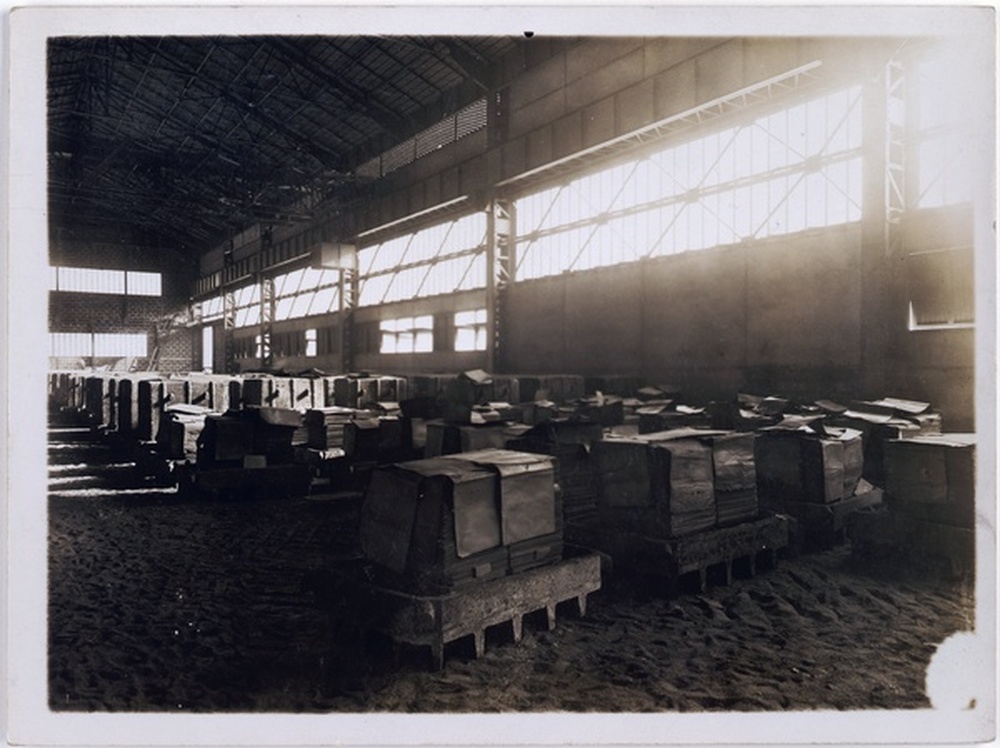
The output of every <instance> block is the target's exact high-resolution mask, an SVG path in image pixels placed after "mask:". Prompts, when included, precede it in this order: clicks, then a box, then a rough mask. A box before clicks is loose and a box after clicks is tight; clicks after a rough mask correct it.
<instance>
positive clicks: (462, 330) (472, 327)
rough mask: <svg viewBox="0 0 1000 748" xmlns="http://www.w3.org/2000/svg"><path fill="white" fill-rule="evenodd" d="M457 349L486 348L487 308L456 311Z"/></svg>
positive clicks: (474, 349)
mask: <svg viewBox="0 0 1000 748" xmlns="http://www.w3.org/2000/svg"><path fill="white" fill-rule="evenodd" d="M455 350H456V351H485V350H486V310H485V309H475V310H473V311H469V312H456V313H455Z"/></svg>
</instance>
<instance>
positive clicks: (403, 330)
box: [379, 314, 434, 353]
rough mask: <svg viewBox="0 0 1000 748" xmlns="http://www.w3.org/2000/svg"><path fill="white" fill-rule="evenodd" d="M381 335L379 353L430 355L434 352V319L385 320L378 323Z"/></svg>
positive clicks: (406, 318)
mask: <svg viewBox="0 0 1000 748" xmlns="http://www.w3.org/2000/svg"><path fill="white" fill-rule="evenodd" d="M379 331H380V332H381V334H382V338H381V345H380V347H379V352H380V353H430V352H431V351H433V350H434V317H433V316H431V315H429V314H427V315H423V316H420V317H401V318H399V319H385V320H382V321H381V322H380V323H379Z"/></svg>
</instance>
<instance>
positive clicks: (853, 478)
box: [754, 417, 881, 550]
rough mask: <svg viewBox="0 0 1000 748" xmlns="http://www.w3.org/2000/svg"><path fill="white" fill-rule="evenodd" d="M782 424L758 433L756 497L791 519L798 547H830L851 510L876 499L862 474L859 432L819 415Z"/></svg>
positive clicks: (843, 529)
mask: <svg viewBox="0 0 1000 748" xmlns="http://www.w3.org/2000/svg"><path fill="white" fill-rule="evenodd" d="M783 423H784V424H785V425H784V426H782V425H779V426H775V427H770V428H767V429H763V430H761V431H760V432H758V434H757V439H756V442H755V449H754V454H755V460H756V465H757V486H758V494H759V497H760V501H761V503H762V505H763V506H765V507H766V508H768V509H770V510H772V511H775V512H782V513H785V514H788V515H789V516H791V517H793V518H795V520H796V521H797V533H796V540H797V541H798V545H799V546H800V548H801V549H804V550H810V549H814V548H820V549H822V548H830V547H832V546H833V545H835V544H837V543H839V542H840V541H842V540H843V539H844V537H845V533H846V529H847V522H848V518H849V517H850V515H851V514H853V513H854V512H855V511H857V510H859V509H861V508H863V507H865V506H870V505H872V504H876V503H879V502H880V501H881V492H880V491H878V490H876V489H874V488H873V486H872V485H871V484H870V483H868V482H867V481H865V480H863V479H862V469H863V463H864V443H863V439H862V436H861V433H860V432H859V431H856V430H854V429H848V428H837V427H831V426H826V425H824V421H823V420H822V419H821V418H795V417H787V418H786V419H785V421H784V422H783Z"/></svg>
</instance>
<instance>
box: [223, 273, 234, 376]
mask: <svg viewBox="0 0 1000 748" xmlns="http://www.w3.org/2000/svg"><path fill="white" fill-rule="evenodd" d="M235 329H236V294H235V293H233V289H231V288H227V289H225V290H223V292H222V358H223V361H222V370H223V371H224V372H225V373H226V374H233V373H234V372H235V371H236V348H235V344H234V343H233V330H235Z"/></svg>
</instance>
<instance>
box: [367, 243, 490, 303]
mask: <svg viewBox="0 0 1000 748" xmlns="http://www.w3.org/2000/svg"><path fill="white" fill-rule="evenodd" d="M358 283H359V290H358V306H375V305H377V304H386V303H389V302H392V301H401V300H403V299H414V298H423V297H427V296H436V295H438V294H444V293H452V292H454V291H471V290H474V289H477V288H485V287H486V254H485V251H481V252H478V253H476V254H463V255H459V256H458V257H452V258H450V259H442V260H438V261H437V262H429V263H427V264H426V265H417V266H415V267H409V268H406V269H404V270H399V271H396V272H387V273H378V274H376V275H371V276H368V277H365V278H361V279H360V280H359V282H358Z"/></svg>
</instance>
